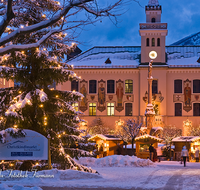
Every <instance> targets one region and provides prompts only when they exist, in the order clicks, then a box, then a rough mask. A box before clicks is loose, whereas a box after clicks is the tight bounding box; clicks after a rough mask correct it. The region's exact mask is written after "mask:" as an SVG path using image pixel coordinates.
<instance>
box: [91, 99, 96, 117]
mask: <svg viewBox="0 0 200 190" xmlns="http://www.w3.org/2000/svg"><path fill="white" fill-rule="evenodd" d="M94 104H95V106H94ZM90 108H92V115H91V114H90V113H91V112H90ZM94 108H95V110H94ZM96 115H97V103H95V102H90V103H89V116H96Z"/></svg>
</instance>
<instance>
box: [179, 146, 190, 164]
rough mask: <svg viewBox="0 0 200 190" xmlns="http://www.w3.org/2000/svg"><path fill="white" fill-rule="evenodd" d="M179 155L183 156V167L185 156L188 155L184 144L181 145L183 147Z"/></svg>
mask: <svg viewBox="0 0 200 190" xmlns="http://www.w3.org/2000/svg"><path fill="white" fill-rule="evenodd" d="M181 156H182V158H183V162H184V167H185V166H186V158H187V157H188V156H189V154H188V150H187V148H186V146H183V149H182V151H181Z"/></svg>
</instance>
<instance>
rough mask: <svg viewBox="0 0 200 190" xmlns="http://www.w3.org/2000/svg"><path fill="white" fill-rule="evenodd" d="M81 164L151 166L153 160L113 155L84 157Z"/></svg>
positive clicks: (91, 165)
mask: <svg viewBox="0 0 200 190" xmlns="http://www.w3.org/2000/svg"><path fill="white" fill-rule="evenodd" d="M78 162H79V164H82V165H84V166H89V167H124V166H131V167H134V166H138V167H139V166H150V165H153V162H152V161H150V160H149V159H140V158H138V157H136V156H128V155H126V156H122V155H112V156H106V157H104V158H99V159H96V158H92V157H82V158H80V159H79V160H78Z"/></svg>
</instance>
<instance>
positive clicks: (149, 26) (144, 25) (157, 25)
mask: <svg viewBox="0 0 200 190" xmlns="http://www.w3.org/2000/svg"><path fill="white" fill-rule="evenodd" d="M140 29H167V23H142V24H140Z"/></svg>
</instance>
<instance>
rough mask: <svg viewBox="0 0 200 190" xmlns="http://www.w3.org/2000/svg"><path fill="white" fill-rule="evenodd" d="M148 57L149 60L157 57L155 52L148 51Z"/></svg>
mask: <svg viewBox="0 0 200 190" xmlns="http://www.w3.org/2000/svg"><path fill="white" fill-rule="evenodd" d="M149 57H150V58H151V59H155V58H156V57H157V52H156V51H150V52H149Z"/></svg>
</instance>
